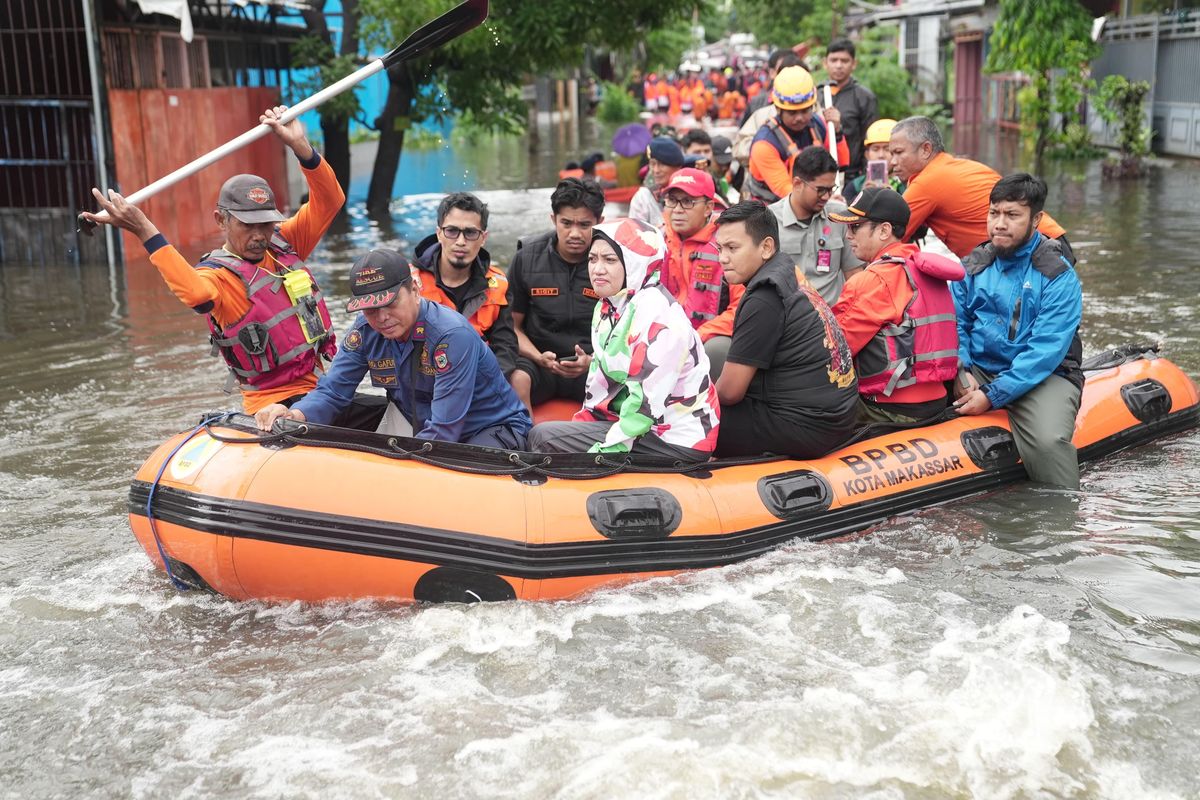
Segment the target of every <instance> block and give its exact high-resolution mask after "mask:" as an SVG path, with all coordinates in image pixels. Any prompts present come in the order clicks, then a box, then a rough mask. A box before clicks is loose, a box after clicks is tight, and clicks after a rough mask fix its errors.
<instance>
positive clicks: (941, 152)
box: [889, 117, 1075, 264]
mask: <svg viewBox="0 0 1200 800" xmlns="http://www.w3.org/2000/svg"><path fill="white" fill-rule="evenodd" d="M889 148H890V150H891V169H892V175H894V176H895V177H897V178H899V179H900V180H902V181H904V182H906V183H907V184H908V188H907V189H905V190H904V200H905V202H906V203H908V207H909V210H910V211H911V212H912V217H911V219H910V220H909V223H908V232H907V234H906V236H907V238H908V239H912V238H913V232H914V231H916V229H917V228H919V227H921V226H922V225H927V226H929V228H930V229H931V230H932V231H933V232H934V233H936V234H937V236H938V238H939V239H941V240H942V241H943V242H944V243H945V245H946V247H948V248H950V252H952V253H954V255H956V256H958V257H959V258H966V257H967V256H968V255H970V253H971V251H972V250H974V249H975V248H976V247H977V246H978V245H980V244H982V243H983V242H986V241H988V230H987V222H988V207H989V202H988V197H989V196H990V195H991V192H992V187H994V186H995V185H996V182H997V181H998V180H1000V173H998V172H996V171H995V170H994V169H992V168H991V167H989V166H987V165H986V164H980V163H979V162H978V161H972V160H971V159H969V158H955V157H954V156H952V155H950V154H949V153H947V152H946V147H945V145H944V144H943V143H942V134H941V131H939V130H938V127H937V125H936V124H934V122H933V120H931V119H929V118H928V117H908V118H907V119H902V120H900V121H899V122H898V123H896V127H894V128H893V129H892V136H891V140H890V142H889ZM1037 228H1038V231H1040V232H1041V233H1042V234H1044V235H1045V236H1046V237H1047V238H1050V239H1058V240H1059V242H1060V243H1061V244H1062V245H1063V250H1064V253H1063V254H1064V255H1065V256H1066V257H1067V259H1068V260H1069V261H1070V262H1071V263H1072V264H1074V263H1075V255H1074V253H1073V252H1072V251H1071V245H1070V243H1069V242H1068V241H1067V238H1066V231H1065V230H1063V227H1062V226H1061V225H1059V224H1058V223H1057V222H1055V220H1054V218H1053V217H1051V216H1050V215H1049V214H1047V213H1045V212H1042V214H1041V221H1040V222H1039V223H1038V226H1037Z"/></svg>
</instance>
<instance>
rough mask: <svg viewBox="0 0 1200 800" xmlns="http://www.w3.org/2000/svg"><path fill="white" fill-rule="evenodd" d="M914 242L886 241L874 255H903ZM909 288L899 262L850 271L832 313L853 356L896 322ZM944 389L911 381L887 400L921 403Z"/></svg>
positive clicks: (942, 393) (940, 394) (912, 250)
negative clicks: (888, 243) (854, 271)
mask: <svg viewBox="0 0 1200 800" xmlns="http://www.w3.org/2000/svg"><path fill="white" fill-rule="evenodd" d="M917 249H918V248H917V246H916V245H915V244H901V243H899V242H897V243H895V244H890V245H888V246H887V247H885V248H883V249H882V250H880V251H879V253H877V254H876V256H875V258H876V259H881V258H883V257H884V256H898V257H900V258H906V257H908V255H909V254H910V253H915V252H916V251H917ZM912 299H913V290H912V287H911V286H910V285H909V283H908V276H907V275H905V273H904V267H902V266H901V265H899V264H890V263H880V262H879V261H878V260H876V261H874V262H872V263H870V264H868V265H867V267H866V269H864V270H862V271H861V272H858V273H855V274H854V275H851V276H850V277H849V278H848V279H847V280H846V285H845V286H843V287H842V293H841V295H839V296H838V301H837V302H836V303H835V304H834V306H833V316H834V317H836V318H837V321H838V325H840V326H841V328H842V333H844V334H845V335H846V344H848V345H850V352H851V353H853V354H854V356H855V357H857V356H858V354H859V352H860V351H861V350H862V349H863V348H864V347H866V346H867V344H868V343H869V342H870V341H871V339H873V338H874V337H875V334H877V333H879V329H880V328H882V327H883V326H884V325H886V324H888V323H891V324H893V325H896V324H899V323H900V320H901V319H903V318H904V309H905V307H906V306H908V304H909V303H911V302H912ZM945 395H946V390H945V387H943V386H942V385H940V384H938V385H934V384H929V383H914V384H913V385H912V386H905V387H904V388H901V389H896V390H895V391H894V392H892V395H891V397H890V398H888V401H889V402H892V403H924V402H926V401H928V400H936V399H938V398H939V397H945Z"/></svg>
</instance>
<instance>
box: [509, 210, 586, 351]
mask: <svg viewBox="0 0 1200 800" xmlns="http://www.w3.org/2000/svg"><path fill="white" fill-rule="evenodd" d="M557 243H558V237H557V236H556V235H555V233H554V231H550V232H549V233H544V234H541V235H538V236H534V237H532V238H529V239H522V240H521V241H520V242H518V243H517V254H516V255H515V256H513V260H512V266H510V267H509V268H508V305H509V308H511V309H512V310H513V312H514V313H517V314H524V315H525V324H524V329H525V335H526V336H528V337H529V339H530V341H532V342H533V343H534V345H535V346H536V347H537V348H538V349H539V350H542V351H546V350H552V351H554V353H555V354H557V355H559V356H568V355H573V354H574V353H575V345H579V346H580V347H582V348H583V349H584V351H585V352H588V353H590V352H591V351H592V312H593V311H594V310H595V308H596V300H597V297H596V293H595V291H593V290H592V282H591V279H590V278H589V277H588V270H587V261H586V260H584V261H580V262H579V263H578V264H568V263H567V262H566V261H564V260H563V259H562V256H560V255H559V254H558V250H557V248H556V245H557Z"/></svg>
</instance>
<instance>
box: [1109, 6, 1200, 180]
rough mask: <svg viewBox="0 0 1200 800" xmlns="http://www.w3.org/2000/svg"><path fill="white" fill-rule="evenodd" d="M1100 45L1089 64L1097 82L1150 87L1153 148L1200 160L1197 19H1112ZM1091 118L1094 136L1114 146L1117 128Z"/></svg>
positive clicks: (1199, 33) (1148, 107)
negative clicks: (1117, 80) (1117, 79)
mask: <svg viewBox="0 0 1200 800" xmlns="http://www.w3.org/2000/svg"><path fill="white" fill-rule="evenodd" d="M1100 41H1101V44H1103V45H1104V51H1103V52H1102V53H1101V55H1100V57H1099V58H1098V59H1096V62H1095V63H1094V64H1093V65H1092V76H1093V77H1094V78H1095V79H1096V82H1097V83H1099V82H1100V81H1103V80H1104V79H1105V78H1106V77H1108V76H1109V75H1124V76H1125V77H1126V78H1128V79H1129V80H1131V81H1135V80H1140V81H1147V82H1148V83H1149V84H1150V95H1149V98H1148V101H1147V103H1146V121H1147V122H1148V123H1149V124H1150V125H1151V126H1152V127H1153V129H1154V132H1155V137H1154V149H1155V150H1157V151H1159V152H1162V153H1169V154H1171V155H1181V156H1193V157H1196V156H1200V81H1197V76H1200V15H1197V16H1188V15H1183V14H1178V15H1171V16H1167V15H1163V16H1140V17H1130V18H1128V19H1121V20H1111V21H1109V22H1107V23H1106V24H1105V27H1104V34H1103V35H1102V36H1101V39H1100ZM1091 118H1092V119H1091V126H1092V138H1093V139H1094V140H1095V141H1098V142H1101V143H1103V144H1108V145H1112V144H1115V141H1116V139H1115V135H1116V130H1115V128H1113V126H1106V125H1105V123H1104V122H1103V120H1101V119H1099V116H1098V115H1095V114H1093V115H1091ZM1110 128H1113V129H1111V130H1110Z"/></svg>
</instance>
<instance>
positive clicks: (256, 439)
mask: <svg viewBox="0 0 1200 800" xmlns="http://www.w3.org/2000/svg"><path fill="white" fill-rule="evenodd" d="M241 416H243V415H241V414H238V413H236V412H225V413H211V414H208V415H206V419H204V420H202V421H201V423H200V425H199V426H198V429H203V430H204V431H205V432H206V433H207V434H208V435H209V436H210V437H212V438H213V439H215V440H216V441H219V442H223V443H227V444H265V445H271V444H274V445H277V446H282V447H289V446H301V447H328V448H333V449H337V450H350V451H354V452H359V453H370V454H373V455H379V456H384V457H386V458H394V459H398V460H404V461H416V462H419V463H422V464H428V465H430V466H433V467H439V468H441V469H449V470H453V471H455V472H462V473H465V474H469V475H496V476H510V477H514V478H518V479H520V478H524V477H546V478H558V479H561V480H592V479H595V478H606V477H609V476H611V475H617V474H619V473H622V472H635V473H651V474H679V473H682V474H686V473H689V472H702V471H709V470H713V469H721V468H724V467H733V466H740V465H744V464H763V463H768V462H772V461H779V460H782V459H784V458H786V457H785V456H778V455H770V454H768V455H762V456H745V457H741V458H724V459H717V460H712V461H707V462H692V461H678V460H676V461H669V462H668V461H666V460H664V459H660V460H659V463H654V461H653V460H650V461H647V460H645V459H635V458H633V457H631V456H624V457H620V456H617V457H614V456H613V455H612V454H606V453H590V454H589V453H570V454H556V455H553V456H552V455H548V454H544V453H525V452H515V451H503V450H496V449H493V448H483V447H475V446H473V445H464V444H458V443H451V442H432V441H427V440H418V439H406V438H404V437H397V436H387V437H385V436H384V435H381V434H376V433H373V432H367V431H355V430H347V429H342V428H335V427H329V426H325V425H313V424H311V423H301V422H294V421H287V420H280V421H278V422H276V429H275V430H273V431H272V432H270V433H265V434H264V433H261V432H260V431H258V430H257V428H256V426H255V425H254V424H253V421H252V420H250V419H246V420H241V419H234V418H236V417H241ZM231 420H232V421H231ZM221 424H226V425H227V426H228V427H231V428H234V429H236V430H239V431H245V432H252V433H255V434H257V435H253V436H245V435H242V436H228V435H222V434H220V433H217V432H216V431H215V430H214V429H213V426H214V425H221ZM196 433H197V431H192V433H191V434H189V436H188V439H190V438H191V437H192V436H194V435H195V434H196ZM184 441H185V442H186V441H187V439H185V440H184ZM409 443H411V444H409ZM406 445H407V446H406ZM414 445H417V446H414ZM180 446H182V443H181V445H180ZM439 450H440V451H442V452H439ZM447 451H449V452H447ZM172 455H174V454H173V453H172ZM168 460H170V458H169V457H168Z"/></svg>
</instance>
